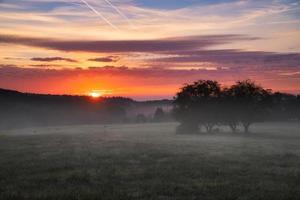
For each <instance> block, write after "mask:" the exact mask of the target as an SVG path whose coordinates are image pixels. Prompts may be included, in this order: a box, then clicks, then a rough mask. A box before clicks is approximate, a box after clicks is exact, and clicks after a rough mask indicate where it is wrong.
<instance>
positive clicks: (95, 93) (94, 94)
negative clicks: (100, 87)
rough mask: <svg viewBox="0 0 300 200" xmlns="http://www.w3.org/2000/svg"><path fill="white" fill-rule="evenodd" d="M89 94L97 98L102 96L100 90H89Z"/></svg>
mask: <svg viewBox="0 0 300 200" xmlns="http://www.w3.org/2000/svg"><path fill="white" fill-rule="evenodd" d="M89 96H90V97H92V98H99V97H101V96H102V94H101V93H100V92H90V93H89Z"/></svg>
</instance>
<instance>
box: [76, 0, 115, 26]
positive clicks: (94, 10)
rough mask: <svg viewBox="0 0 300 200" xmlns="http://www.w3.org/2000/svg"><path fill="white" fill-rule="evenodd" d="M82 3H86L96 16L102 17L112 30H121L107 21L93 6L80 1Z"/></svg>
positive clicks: (82, 0)
mask: <svg viewBox="0 0 300 200" xmlns="http://www.w3.org/2000/svg"><path fill="white" fill-rule="evenodd" d="M80 1H81V2H82V3H84V4H85V5H86V6H87V7H88V8H89V9H91V10H92V11H93V12H94V13H95V14H96V15H98V16H99V17H101V19H103V20H104V21H105V22H106V23H107V24H108V25H110V26H111V27H112V28H114V29H116V30H120V29H119V28H118V27H116V26H115V25H114V24H112V23H111V22H110V21H109V20H108V19H106V18H105V17H104V16H103V15H102V14H101V13H100V12H98V11H97V10H96V9H95V8H94V7H93V6H91V5H90V4H89V3H88V2H86V1H85V0H80Z"/></svg>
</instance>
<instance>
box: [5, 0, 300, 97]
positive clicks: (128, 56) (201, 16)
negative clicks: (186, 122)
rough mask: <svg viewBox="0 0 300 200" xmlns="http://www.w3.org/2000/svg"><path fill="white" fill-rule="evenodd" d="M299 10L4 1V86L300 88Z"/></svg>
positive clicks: (269, 0)
mask: <svg viewBox="0 0 300 200" xmlns="http://www.w3.org/2000/svg"><path fill="white" fill-rule="evenodd" d="M296 13H300V3H299V1H298V0H289V1H285V0H278V1H273V0H265V1H253V0H249V1H244V0H218V1H210V0H209V1H208V0H201V1H200V0H199V1H190V0H182V1H175V0H164V1H148V0H130V1H120V0H116V1H112V4H108V3H107V2H106V1H98V0H85V1H77V0H76V1H73V0H56V1H50V0H43V1H41V0H30V1H29V0H24V1H19V0H10V1H0V21H1V25H0V47H1V48H0V55H1V56H0V88H7V89H13V90H18V91H22V92H33V93H47V94H75V95H77V94H80V95H87V91H90V88H99V89H100V90H104V91H106V90H109V91H113V92H112V95H114V96H126V97H131V98H138V99H157V98H169V99H170V98H172V97H173V96H174V94H175V93H176V92H177V91H178V89H179V88H180V87H181V86H182V85H183V84H184V83H188V82H193V81H196V80H199V79H213V80H218V81H219V82H221V83H222V84H225V85H226V84H231V83H233V82H235V81H236V80H243V79H251V80H254V81H257V82H259V83H260V84H262V85H263V86H264V87H266V88H271V89H273V90H277V91H282V92H291V93H299V92H300V73H299V72H300V39H299V38H300V28H299V27H300V16H299V15H297V14H296ZM100 83H101V85H100V87H99V84H100ZM54 86H55V87H54ZM106 94H107V93H101V92H100V93H93V94H92V95H90V96H93V97H95V98H97V97H99V96H101V95H106Z"/></svg>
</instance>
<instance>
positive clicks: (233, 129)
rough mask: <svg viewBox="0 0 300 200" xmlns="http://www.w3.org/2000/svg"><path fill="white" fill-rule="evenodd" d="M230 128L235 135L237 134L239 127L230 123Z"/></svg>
mask: <svg viewBox="0 0 300 200" xmlns="http://www.w3.org/2000/svg"><path fill="white" fill-rule="evenodd" d="M229 127H230V129H231V131H232V132H233V133H235V132H236V129H237V125H236V124H235V123H230V124H229Z"/></svg>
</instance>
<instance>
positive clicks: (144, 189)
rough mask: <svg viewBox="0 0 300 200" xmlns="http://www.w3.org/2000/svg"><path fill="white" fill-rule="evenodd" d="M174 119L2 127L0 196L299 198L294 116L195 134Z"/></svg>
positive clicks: (299, 130) (298, 131) (298, 137)
mask: <svg viewBox="0 0 300 200" xmlns="http://www.w3.org/2000/svg"><path fill="white" fill-rule="evenodd" d="M177 125H178V124H176V123H152V124H151V123H149V124H127V125H81V126H60V127H46V128H27V129H18V130H9V131H0V199H1V200H6V199H9V200H12V199H16V200H17V199H18V200H22V199H30V200H35V199H45V200H46V199H47V200H52V199H53V200H54V199H55V200H56V199H59V200H60V199H61V200H62V199H74V200H75V199H76V200H93V199H105V200H106V199H107V200H109V199H118V200H119V199H120V200H122V199H131V200H134V199H147V200H148V199H153V200H164V199H166V200H167V199H168V200H170V199H172V200H173V199H174V200H175V199H178V200H185V199H186V200H190V199H201V200H206V199H207V200H211V199H220V200H221V199H222V200H223V199H224V200H225V199H239V200H247V199H249V200H253V199H255V200H259V199H264V200H265V199H270V200H279V199H290V200H294V199H299V197H300V124H299V123H264V124H256V125H254V126H253V127H252V128H251V133H248V134H245V133H242V132H241V133H231V132H230V131H229V130H228V129H226V128H224V127H223V128H222V130H221V132H218V133H210V134H208V133H202V134H199V135H189V134H187V135H178V134H175V129H176V126H177Z"/></svg>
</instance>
